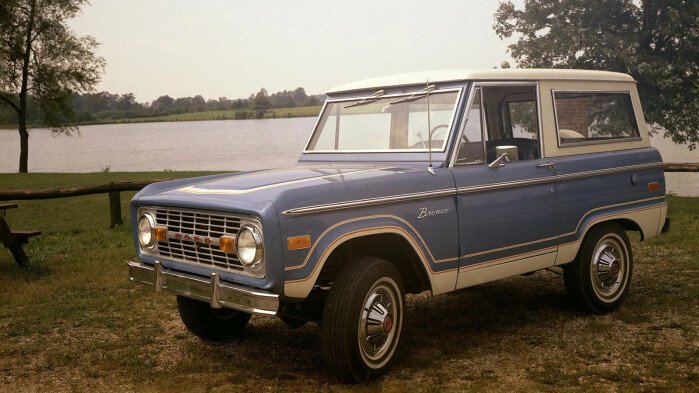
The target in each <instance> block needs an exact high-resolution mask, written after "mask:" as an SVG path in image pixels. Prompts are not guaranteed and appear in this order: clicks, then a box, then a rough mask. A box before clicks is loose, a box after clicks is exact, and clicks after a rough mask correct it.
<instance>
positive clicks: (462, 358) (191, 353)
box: [0, 172, 699, 392]
mask: <svg viewBox="0 0 699 393" xmlns="http://www.w3.org/2000/svg"><path fill="white" fill-rule="evenodd" d="M192 175H196V174H195V173H181V172H157V173H95V174H40V173H37V174H28V175H27V174H23V175H20V174H0V189H11V188H12V189H18V188H43V187H55V186H69V185H80V184H99V183H103V182H108V181H117V180H132V179H151V178H172V177H183V176H192ZM131 195H133V193H124V195H123V197H122V203H123V205H124V206H123V209H124V215H125V216H126V214H127V213H126V212H127V211H128V210H127V206H128V199H129V198H130V197H131ZM668 199H669V215H670V217H671V219H672V228H671V232H670V233H668V234H666V235H664V236H661V237H658V238H655V239H651V240H649V241H645V242H639V241H638V238H637V236H633V239H634V240H633V246H634V252H635V261H636V270H635V272H634V277H633V286H632V292H631V294H630V296H629V297H628V298H627V300H626V303H625V304H624V306H623V307H622V308H621V309H620V310H618V311H617V312H614V313H612V314H609V315H606V316H601V317H600V316H592V315H588V314H584V313H580V312H578V311H576V310H575V309H573V308H572V307H571V306H570V304H569V303H568V301H567V299H566V297H565V293H564V289H563V284H562V280H561V278H560V277H559V276H557V275H556V274H554V273H551V272H538V273H536V274H534V275H533V276H530V277H514V278H510V279H506V280H501V281H498V282H494V283H490V284H485V285H481V286H478V287H474V288H470V289H468V290H465V291H460V292H456V293H453V294H448V295H443V296H438V297H434V298H431V297H428V296H427V295H426V294H422V295H418V296H410V297H409V298H408V302H407V315H406V327H405V330H404V335H403V338H402V339H401V341H402V342H401V350H400V352H399V354H398V356H399V357H398V359H397V362H396V364H395V365H394V367H393V368H392V370H391V371H390V372H389V373H388V374H387V375H386V376H384V377H381V378H379V379H377V380H376V381H373V382H371V383H370V384H369V385H361V386H346V385H341V384H338V383H337V382H336V381H335V380H334V378H333V377H332V375H329V374H328V373H327V372H326V371H325V369H324V366H323V362H322V359H321V354H320V349H319V332H320V330H319V328H318V327H317V326H315V325H312V324H309V325H307V326H304V327H302V328H300V329H297V330H292V329H289V328H287V327H286V326H285V325H284V324H283V323H282V322H281V321H279V320H278V319H276V318H272V317H255V318H253V319H252V322H251V326H250V329H249V334H248V335H247V337H246V338H245V339H244V340H242V341H229V342H225V343H219V344H212V343H205V342H202V341H200V340H198V339H196V338H195V337H193V336H191V335H190V334H189V333H188V332H187V331H186V330H185V328H184V326H183V325H182V324H181V322H180V321H179V318H178V316H177V312H176V310H175V302H174V297H173V296H170V295H167V294H156V293H154V292H153V291H150V290H147V289H146V288H143V287H136V286H133V285H131V284H129V283H127V280H126V265H125V261H126V260H127V259H129V258H132V257H133V255H134V251H133V246H132V241H131V237H130V232H129V231H130V228H129V225H128V224H125V225H123V226H122V227H119V228H116V229H107V227H108V225H109V209H108V200H107V196H106V195H94V196H85V197H76V198H65V199H53V200H43V201H20V202H19V203H20V205H21V207H20V208H19V209H15V210H10V211H9V212H8V216H7V218H8V221H9V223H10V225H11V226H12V227H13V228H18V229H21V228H25V229H39V230H42V231H43V234H42V235H41V236H39V237H37V238H34V239H32V240H31V241H30V243H29V245H28V246H27V247H26V250H27V252H28V254H29V256H30V258H31V266H30V267H29V268H27V269H26V270H22V269H20V268H19V267H17V266H16V265H15V263H14V261H13V260H12V257H11V255H10V253H9V252H8V251H7V250H6V249H4V248H0V391H12V392H19V391H109V392H113V391H173V392H175V391H194V392H205V391H207V392H208V391H232V390H239V391H251V392H252V391H295V392H300V391H309V390H311V391H361V392H369V391H377V390H378V391H386V392H404V391H410V392H413V391H426V392H441V391H454V392H457V391H459V392H460V391H465V390H466V391H508V392H514V391H550V392H558V391H585V392H598V391H639V390H645V391H688V392H689V391H697V390H698V389H699V336H698V333H699V302H698V301H697V299H699V290H698V289H699V237H698V236H699V235H697V234H698V233H699V198H680V197H669V198H668ZM125 220H126V222H128V217H125Z"/></svg>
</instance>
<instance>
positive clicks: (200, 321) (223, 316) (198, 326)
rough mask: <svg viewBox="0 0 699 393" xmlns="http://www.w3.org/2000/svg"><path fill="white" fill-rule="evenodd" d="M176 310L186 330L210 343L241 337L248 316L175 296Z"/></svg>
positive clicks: (248, 318)
mask: <svg viewBox="0 0 699 393" xmlns="http://www.w3.org/2000/svg"><path fill="white" fill-rule="evenodd" d="M177 309H178V310H179V312H180V319H182V322H183V323H184V326H185V327H187V330H189V331H190V332H192V333H193V334H194V335H195V336H197V337H199V338H201V339H204V340H210V341H220V340H225V339H229V338H239V337H242V336H243V334H244V332H245V326H246V325H247V324H248V321H249V320H250V314H248V313H244V312H241V311H236V310H230V309H227V308H220V309H215V308H211V306H209V304H208V303H205V302H202V301H199V300H194V299H190V298H187V297H184V296H177Z"/></svg>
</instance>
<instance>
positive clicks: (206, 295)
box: [128, 261, 279, 315]
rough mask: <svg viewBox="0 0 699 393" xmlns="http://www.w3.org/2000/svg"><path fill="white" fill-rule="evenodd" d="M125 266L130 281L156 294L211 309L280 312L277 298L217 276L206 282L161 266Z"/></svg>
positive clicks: (157, 263) (257, 312)
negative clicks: (168, 294)
mask: <svg viewBox="0 0 699 393" xmlns="http://www.w3.org/2000/svg"><path fill="white" fill-rule="evenodd" d="M128 265H129V281H131V282H133V283H138V284H144V285H148V286H152V287H155V291H156V292H162V291H168V292H172V293H174V294H177V295H181V296H185V297H188V298H191V299H195V300H201V301H204V302H207V303H209V304H210V305H211V307H212V308H222V307H225V308H232V309H234V310H238V311H243V312H247V313H251V314H264V315H275V314H276V313H277V310H278V309H279V295H275V294H272V293H269V292H265V291H262V290H258V289H253V288H247V287H243V286H239V285H235V284H231V283H227V282H222V281H221V280H220V279H219V276H218V274H217V273H211V278H209V279H206V278H202V277H199V276H195V275H191V274H187V273H182V272H177V271H173V270H169V269H165V268H163V267H162V265H161V264H160V262H155V265H154V266H150V265H146V264H144V263H141V262H133V261H129V262H128Z"/></svg>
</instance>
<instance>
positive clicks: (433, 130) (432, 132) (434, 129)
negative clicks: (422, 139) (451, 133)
mask: <svg viewBox="0 0 699 393" xmlns="http://www.w3.org/2000/svg"><path fill="white" fill-rule="evenodd" d="M440 128H449V124H440V125H438V126H436V127H434V128H432V130H431V131H430V135H432V139H434V138H435V133H434V132H435V131H437V130H438V129H440ZM444 133H446V131H444V132H440V133H439V135H442V134H444Z"/></svg>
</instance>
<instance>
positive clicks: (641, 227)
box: [556, 204, 663, 265]
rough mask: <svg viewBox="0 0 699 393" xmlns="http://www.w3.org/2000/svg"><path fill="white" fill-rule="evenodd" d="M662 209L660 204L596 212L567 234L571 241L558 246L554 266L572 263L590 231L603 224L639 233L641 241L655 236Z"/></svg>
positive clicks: (658, 227) (657, 231) (658, 229)
mask: <svg viewBox="0 0 699 393" xmlns="http://www.w3.org/2000/svg"><path fill="white" fill-rule="evenodd" d="M662 207H663V205H662V204H659V205H657V204H656V205H651V206H643V207H638V208H635V209H631V210H624V211H612V212H610V211H606V212H598V213H597V214H594V215H591V216H589V217H586V218H585V220H583V221H582V222H581V223H580V224H579V226H578V230H577V231H576V232H574V233H570V234H569V235H572V236H573V239H571V240H570V241H568V242H566V243H563V244H561V245H560V246H559V249H558V257H557V260H556V265H563V264H566V263H568V262H571V261H573V259H575V257H576V256H577V255H578V253H579V252H580V249H581V247H582V244H583V241H584V240H585V238H586V237H587V235H588V233H589V232H590V230H591V229H592V228H595V227H597V226H599V225H602V224H605V223H610V222H612V223H616V224H617V225H619V226H621V228H622V229H624V230H626V231H636V232H639V234H640V236H641V240H644V239H647V238H651V237H653V236H655V235H656V234H657V233H659V231H660V228H661V226H660V217H661V215H662V213H661V209H662Z"/></svg>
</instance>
